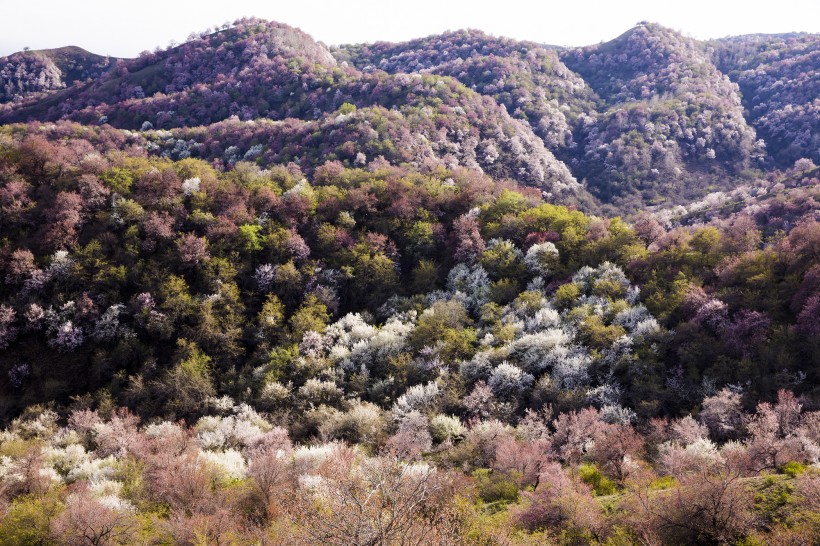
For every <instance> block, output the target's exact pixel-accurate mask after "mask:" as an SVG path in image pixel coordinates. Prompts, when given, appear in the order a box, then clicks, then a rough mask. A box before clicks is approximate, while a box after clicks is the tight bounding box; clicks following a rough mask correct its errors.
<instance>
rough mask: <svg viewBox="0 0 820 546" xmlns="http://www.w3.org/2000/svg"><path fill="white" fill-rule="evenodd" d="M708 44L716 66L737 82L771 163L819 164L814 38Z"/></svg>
mask: <svg viewBox="0 0 820 546" xmlns="http://www.w3.org/2000/svg"><path fill="white" fill-rule="evenodd" d="M709 45H710V46H711V47H712V48H713V49H714V56H715V59H716V61H715V62H716V64H717V66H718V67H720V69H721V70H722V71H723V72H724V73H726V74H727V75H728V76H729V77H730V78H731V79H732V81H734V82H737V84H738V85H739V86H740V90H741V92H742V96H743V107H744V108H745V109H746V111H747V112H748V115H749V119H750V122H751V124H752V126H753V127H754V128H755V129H756V130H757V132H758V134H759V135H760V136H761V138H763V139H764V140H765V141H766V143H767V147H768V151H769V154H770V155H771V156H772V158H773V159H774V161H775V163H776V164H777V165H778V166H779V167H781V168H785V167H790V166H791V165H792V164H793V163H794V162H795V161H796V160H798V159H800V158H803V157H804V158H808V159H811V160H813V161H814V162H815V163H817V162H820V122H818V119H820V116H819V115H818V114H819V113H820V98H818V97H820V75H819V74H818V72H817V66H818V63H819V62H820V36H817V35H814V34H784V35H751V36H737V37H734V38H726V39H723V40H718V41H715V42H711V43H710V44H709Z"/></svg>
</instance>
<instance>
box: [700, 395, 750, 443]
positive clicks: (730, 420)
mask: <svg viewBox="0 0 820 546" xmlns="http://www.w3.org/2000/svg"><path fill="white" fill-rule="evenodd" d="M743 417H744V414H743V409H742V406H741V403H740V394H738V393H736V392H732V391H731V390H729V389H723V390H721V391H720V392H718V393H717V394H715V395H714V396H709V397H707V398H704V400H703V409H701V412H700V420H701V421H702V422H703V424H705V425H706V426H707V427H708V428H709V432H710V433H711V434H712V437H713V438H714V439H716V440H726V439H731V438H736V437H737V436H738V435H739V434H740V432H741V429H742V427H743Z"/></svg>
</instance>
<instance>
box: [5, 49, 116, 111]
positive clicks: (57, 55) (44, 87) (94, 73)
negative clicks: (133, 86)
mask: <svg viewBox="0 0 820 546" xmlns="http://www.w3.org/2000/svg"><path fill="white" fill-rule="evenodd" d="M116 61H117V59H114V58H111V57H103V56H100V55H95V54H94V53H89V52H88V51H86V50H84V49H82V48H79V47H76V46H68V47H61V48H57V49H41V50H34V51H21V52H18V53H14V54H12V55H9V56H8V57H0V104H2V103H5V102H23V101H25V100H26V99H28V100H32V99H35V98H37V97H41V96H42V95H44V94H47V93H48V92H50V91H55V90H58V89H64V88H66V87H70V86H72V85H74V84H76V83H83V82H86V81H87V80H96V79H98V78H99V77H100V76H101V75H102V74H103V73H105V72H106V71H107V70H108V69H110V68H111V67H112V66H113V65H114V63H115V62H116Z"/></svg>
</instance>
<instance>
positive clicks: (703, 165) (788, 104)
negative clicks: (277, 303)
mask: <svg viewBox="0 0 820 546" xmlns="http://www.w3.org/2000/svg"><path fill="white" fill-rule="evenodd" d="M796 40H797V42H799V44H803V45H800V46H799V47H798V45H794V44H792V46H789V47H786V46H778V47H777V48H775V47H774V46H771V48H770V49H772V50H775V49H776V50H777V51H779V54H778V55H779V60H777V61H776V63H780V64H777V65H776V67H775V68H772V70H785V68H783V67H784V66H786V65H788V66H793V67H794V68H793V70H795V71H798V73H800V74H804V75H806V74H810V73H811V72H810V71H806V70H805V65H806V63H809V64H811V62H812V57H811V55H812V53H811V52H812V51H813V49H812V44H813V43H815V42H813V41H812V40H813V38H812V37H811V36H803V37H801V38H799V39H796ZM792 41H794V40H792ZM716 43H717V42H716ZM730 43H732V42H730V41H729V40H724V41H722V42H720V44H723V45H720V46H719V47H718V46H714V45H711V46H708V47H707V45H705V44H702V43H699V42H696V41H694V40H692V39H689V38H685V37H683V36H681V35H680V34H678V33H676V32H673V31H671V30H668V29H665V28H663V27H660V26H658V25H654V24H641V25H639V26H637V27H635V28H634V29H632V30H630V31H628V32H627V33H625V34H623V35H622V36H620V37H619V38H616V39H615V40H612V41H611V42H607V43H604V44H600V45H598V46H590V47H587V48H577V49H572V50H556V49H554V48H549V47H546V46H539V45H538V44H534V43H529V42H519V41H516V40H510V39H506V38H496V37H493V36H489V35H486V34H483V33H481V32H479V31H458V32H450V33H445V34H443V35H440V36H430V37H427V38H422V39H418V40H414V41H411V42H406V43H401V44H390V43H377V44H361V45H355V46H342V47H340V48H335V49H333V50H332V51H331V50H329V49H328V48H326V47H325V46H324V45H322V44H321V43H318V42H315V41H314V40H313V39H312V38H311V37H309V36H308V35H306V34H304V33H302V32H301V31H299V30H298V29H293V28H290V27H287V26H286V25H281V24H277V23H268V22H265V21H261V20H256V19H249V20H244V21H242V22H241V24H239V25H237V26H235V27H230V28H224V29H222V30H219V31H217V32H214V33H211V34H206V35H200V36H198V37H195V38H194V39H192V40H191V41H190V42H188V43H186V44H183V45H181V46H177V47H174V48H169V49H167V50H165V51H160V52H156V53H147V54H144V55H143V56H142V57H141V58H140V59H136V60H132V61H124V62H120V63H118V65H117V68H116V70H111V71H109V72H107V73H106V74H104V75H101V76H100V77H99V78H97V79H96V80H94V81H92V82H91V83H88V84H85V85H82V86H75V87H72V88H70V89H64V90H62V91H59V90H58V91H54V92H52V93H50V94H49V95H48V96H46V97H45V98H42V99H40V100H28V101H24V102H22V103H19V104H14V105H12V104H9V105H6V107H5V109H4V110H3V109H0V120H5V121H6V122H10V121H25V120H31V119H39V120H56V119H71V120H75V121H80V122H82V123H101V122H105V123H108V124H110V125H112V126H114V127H118V128H123V129H130V130H135V129H142V130H150V129H154V130H159V129H162V130H172V131H173V132H174V140H173V141H172V144H173V146H172V147H171V149H170V150H169V149H168V145H167V143H168V142H169V140H168V138H166V137H164V136H160V138H159V140H161V141H162V142H158V139H157V138H156V137H149V139H150V140H153V141H154V142H155V143H156V144H157V147H156V148H155V149H157V150H160V151H162V152H164V153H171V154H172V156H174V157H178V154H179V153H182V154H183V155H185V154H189V153H190V154H193V157H202V158H205V159H209V160H214V161H222V162H225V161H231V159H230V157H233V156H234V155H236V154H239V155H238V156H237V157H244V156H245V154H250V156H249V157H251V156H253V157H254V158H258V159H259V160H260V161H263V162H264V161H267V159H266V158H277V159H283V158H284V159H285V160H287V161H290V160H294V159H298V161H297V162H299V164H300V166H301V167H302V168H304V169H307V170H310V169H313V168H315V167H316V166H317V165H319V164H321V163H322V162H323V161H324V160H325V159H328V158H329V159H338V160H340V161H342V162H343V163H344V164H346V165H348V166H354V165H355V164H356V163H355V162H356V161H357V158H358V161H359V162H361V161H370V160H371V159H374V158H375V157H378V156H383V157H384V158H385V159H387V160H388V161H389V162H391V163H393V164H404V163H408V164H410V165H414V166H416V167H418V166H423V165H427V167H433V166H435V165H461V166H467V167H470V168H475V169H477V170H479V171H480V172H486V173H488V174H490V175H492V176H494V177H502V178H511V179H513V180H516V181H517V182H519V183H522V184H525V185H533V186H536V187H540V188H542V189H545V190H546V191H548V192H550V193H551V194H553V195H555V196H556V197H557V198H559V199H562V202H567V203H576V204H581V205H582V206H584V207H585V208H586V210H590V211H593V210H597V207H598V206H599V205H601V204H602V205H604V206H605V208H606V210H608V211H610V212H616V211H621V212H627V213H629V212H634V211H636V210H639V209H640V208H641V207H642V206H644V205H646V204H652V205H655V204H663V203H669V202H671V203H679V204H682V203H685V202H686V201H688V200H690V199H697V198H699V197H702V196H704V195H706V194H707V193H709V192H710V191H714V190H716V189H721V190H728V189H731V187H732V186H734V185H736V184H742V183H746V181H748V177H749V176H750V173H751V172H752V171H750V170H749V169H767V168H768V165H769V163H767V161H774V162H775V163H777V164H778V165H779V166H781V167H786V166H790V163H789V162H791V163H793V162H794V160H796V159H798V158H799V156H811V155H812V153H813V150H814V149H815V148H816V147H814V148H812V145H813V143H814V142H815V140H816V138H817V134H818V131H817V127H816V123H814V124H812V123H811V122H810V121H807V120H811V118H812V116H811V108H812V106H811V104H810V101H811V100H814V99H809V98H807V97H812V96H813V95H812V93H811V91H812V89H813V88H812V87H811V85H812V81H813V80H812V79H811V77H808V79H806V77H804V78H803V79H802V80H801V79H799V78H798V79H795V78H790V79H784V80H783V82H781V83H780V84H778V89H782V90H789V91H788V93H790V94H788V95H784V92H785V91H782V90H781V91H778V94H777V96H774V95H772V93H768V94H766V93H764V92H758V91H757V90H756V88H753V85H752V84H751V83H749V82H750V81H751V80H750V78H751V76H750V74H751V72H753V71H754V70H757V68H755V69H752V68H749V67H748V66H746V65H743V66H742V67H741V64H743V63H746V64H749V63H752V64H754V63H757V64H755V67H758V65H760V64H761V63H763V62H764V61H763V60H761V59H762V58H763V57H760V56H758V57H759V59H758V57H755V59H758V60H750V59H747V58H746V57H743V55H746V54H741V53H737V52H736V53H734V54H731V53H730V52H729V49H728V48H729V44H730ZM738 43H740V42H738ZM789 43H792V42H789ZM732 47H734V48H735V49H738V47H739V46H737V45H735V46H732ZM747 49H748V48H747ZM738 51H739V50H738ZM721 52H723V53H721ZM772 55H773V54H770V55H769V57H770V58H772ZM746 56H747V57H748V55H746ZM741 57H743V59H744V60H743V61H741V60H740V59H741ZM730 59H734V61H730ZM801 59H802V60H801ZM713 60H714V62H713ZM732 62H734V64H731V63H732ZM766 62H775V61H771V60H769V61H766ZM801 63H802V64H801ZM717 65H720V69H719V68H718V66H717ZM55 66H56V65H55ZM800 66H802V67H803V68H802V69H801V68H799V67H800ZM778 67H779V68H778ZM741 68H742V70H741ZM721 70H723V71H725V73H728V74H729V75H730V76H731V77H732V78H734V79H735V80H737V81H738V82H740V83H742V85H744V86H745V87H744V88H743V89H740V88H739V87H738V86H737V85H736V84H735V83H733V82H732V81H730V79H729V78H727V76H726V74H725V73H724V72H721ZM800 70H802V72H799V71H800ZM43 73H44V76H43V77H44V81H46V82H49V81H51V80H49V76H48V74H49V72H48V70H45V69H44V71H43ZM741 73H743V74H745V76H743V75H741ZM409 76H412V77H409ZM448 78H453V79H455V80H457V81H458V82H460V84H462V85H456V84H454V83H453V82H452V80H448ZM784 78H785V76H784ZM52 79H53V78H52ZM44 85H50V86H51V87H61V85H62V84H61V83H60V80H59V79H58V80H54V81H53V82H51V83H49V84H44ZM750 86H751V87H750ZM481 97H486V98H481ZM790 97H791V98H790ZM801 97H802V98H801ZM769 98H771V100H769ZM488 99H491V100H488ZM744 101H745V102H744ZM345 104H348V105H352V106H355V107H357V108H358V113H357V114H356V115H355V116H349V117H345V116H342V118H338V112H339V111H340V110H339V109H340V108H342V106H343V105H345ZM744 107H745V110H744ZM345 108H347V107H345ZM767 108H770V109H771V112H769V110H767ZM380 109H386V111H385V110H380ZM807 109H808V110H807ZM345 112H347V110H345ZM747 112H748V113H749V114H748V115H749V121H748V122H747V120H746V118H745V117H744V115H746V113H747ZM801 112H803V113H801ZM431 114H432V115H431ZM234 116H235V117H236V118H239V120H240V121H251V120H259V119H270V120H274V121H286V123H284V124H279V125H270V124H267V125H266V124H264V123H263V124H262V126H261V127H254V128H252V129H251V128H246V129H245V130H244V132H245V135H244V136H243V137H241V138H238V139H237V142H225V143H216V145H214V144H215V143H213V141H212V139H209V140H208V142H207V143H206V142H205V139H204V137H203V135H205V134H212V133H220V132H224V130H225V127H226V125H225V124H224V123H225V122H226V120H228V118H231V117H234ZM784 116H785V117H784ZM814 117H816V116H814ZM781 118H782V120H781ZM341 119H345V120H346V121H345V122H344V123H341V127H338V130H335V131H331V132H328V131H317V130H316V128H317V127H328V126H329V125H330V124H331V120H334V121H333V123H334V124H336V125H339V124H340V121H341ZM297 120H298V121H297ZM377 120H381V121H377ZM775 120H781V121H777V128H774V126H773V125H772V124H773V123H775ZM815 121H816V120H815ZM213 124H216V125H215V127H220V129H218V130H216V131H210V130H209V129H208V127H209V126H211V125H213ZM767 124H768V125H767ZM767 126H771V128H770V129H766V127H767ZM195 127H201V128H202V129H201V130H194V129H193V128H195ZM188 128H192V130H190V131H189V130H188ZM755 128H758V129H760V130H761V131H762V132H761V135H760V136H763V137H764V138H763V139H760V138H758V136H757V135H756V133H755ZM237 130H238V129H237V128H236V127H234V129H232V130H231V132H232V133H233V134H236V132H237ZM374 131H375V133H374ZM316 134H322V135H325V136H323V137H322V138H319V139H316V138H310V139H306V138H305V136H307V135H316ZM186 135H187V136H186ZM283 135H286V136H287V140H288V146H286V147H285V148H286V150H282V149H280V148H278V147H277V146H278V145H276V143H277V142H281V140H282V138H283ZM300 135H302V136H300ZM331 135H332V136H331ZM778 135H779V136H778ZM182 136H185V138H184V139H183V138H181V137H182ZM291 136H292V137H293V138H291ZM328 136H331V138H330V140H328ZM766 139H768V140H770V141H771V142H768V141H767V140H766ZM180 140H184V141H185V142H184V143H182V144H180V142H179V141H180ZM786 140H788V141H789V142H788V143H786V142H785V141H786ZM295 142H300V144H299V145H296V144H295ZM178 146H182V147H181V148H178ZM260 146H261V148H260ZM251 148H253V150H251ZM787 148H788V150H791V151H787V150H786V149H787ZM228 149H230V150H231V151H230V152H226V151H227V150H228ZM226 153H227V154H228V155H227V156H226V155H225V154H226ZM767 153H768V154H771V157H770V158H769V159H767V157H768V156H767ZM173 154H176V155H173ZM232 154H233V155H232ZM360 154H361V155H360ZM228 156H230V157H228ZM318 157H321V158H322V160H321V161H319V160H317V159H316V158H318ZM576 181H582V182H583V185H584V188H582V187H581V186H579V185H578V183H577V182H576ZM587 190H588V192H590V193H591V194H592V195H593V196H594V199H593V198H592V197H590V195H589V193H587ZM596 199H597V201H598V203H595V202H594V201H595V200H596Z"/></svg>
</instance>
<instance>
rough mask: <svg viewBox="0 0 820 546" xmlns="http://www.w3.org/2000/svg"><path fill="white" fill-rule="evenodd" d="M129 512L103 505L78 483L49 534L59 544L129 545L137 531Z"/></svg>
mask: <svg viewBox="0 0 820 546" xmlns="http://www.w3.org/2000/svg"><path fill="white" fill-rule="evenodd" d="M132 510H133V509H132V508H131V507H130V506H128V505H121V506H117V507H111V506H106V505H105V504H103V503H102V502H100V501H99V500H97V499H95V498H94V497H93V496H92V495H91V492H90V491H89V489H88V486H87V485H86V484H79V485H78V486H77V487H75V488H74V492H73V493H72V494H71V495H70V496H69V497H68V501H67V506H66V510H65V512H63V513H62V514H60V515H59V516H58V517H57V518H56V519H55V521H54V524H53V532H54V535H55V538H56V539H57V540H59V541H60V543H62V544H70V545H75V544H76V545H78V546H79V545H81V544H88V545H91V546H107V545H113V544H130V543H131V541H132V540H133V539H134V537H135V534H136V532H137V522H136V520H135V518H134V516H133V515H132Z"/></svg>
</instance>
